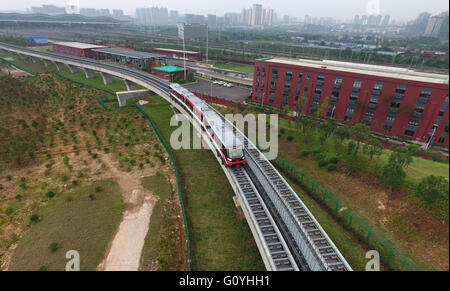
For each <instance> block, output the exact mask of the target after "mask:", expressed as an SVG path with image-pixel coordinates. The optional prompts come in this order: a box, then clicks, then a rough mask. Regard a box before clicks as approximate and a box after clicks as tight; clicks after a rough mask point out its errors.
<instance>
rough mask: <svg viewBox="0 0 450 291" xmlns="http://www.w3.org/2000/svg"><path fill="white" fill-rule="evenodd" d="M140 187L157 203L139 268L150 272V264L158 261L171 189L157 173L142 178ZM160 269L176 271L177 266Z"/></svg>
mask: <svg viewBox="0 0 450 291" xmlns="http://www.w3.org/2000/svg"><path fill="white" fill-rule="evenodd" d="M142 186H144V188H145V189H147V190H149V191H152V193H153V194H154V195H156V196H158V201H157V202H156V204H155V207H154V208H153V211H152V217H151V219H150V226H149V229H148V233H147V236H146V237H145V244H144V247H143V249H142V263H141V267H142V268H143V270H151V269H149V267H150V266H151V265H152V263H154V262H156V261H159V260H158V257H159V255H160V254H159V252H158V251H159V249H160V246H161V239H162V237H161V230H162V228H163V224H164V221H163V219H164V208H166V207H168V203H169V198H170V195H171V188H170V185H169V183H168V181H167V179H166V177H165V176H164V175H163V174H161V173H157V174H156V175H155V176H150V177H144V178H142ZM168 260H170V259H165V260H164V261H168ZM172 263H173V262H172ZM161 267H162V268H163V269H162V271H167V270H177V267H178V266H176V265H170V266H161ZM166 268H168V269H166ZM169 268H170V269H169ZM178 270H179V269H178Z"/></svg>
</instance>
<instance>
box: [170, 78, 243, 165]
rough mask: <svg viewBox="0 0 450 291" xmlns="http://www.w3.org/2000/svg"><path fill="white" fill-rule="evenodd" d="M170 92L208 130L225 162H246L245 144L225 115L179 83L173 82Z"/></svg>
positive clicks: (218, 153)
mask: <svg viewBox="0 0 450 291" xmlns="http://www.w3.org/2000/svg"><path fill="white" fill-rule="evenodd" d="M169 93H170V96H171V98H172V100H173V101H175V102H177V103H178V104H179V105H181V107H183V108H184V109H185V110H186V112H188V113H189V114H191V115H192V120H193V122H197V123H198V124H199V125H200V126H201V127H202V130H203V131H204V132H206V134H207V136H208V137H209V139H210V141H211V143H212V144H213V146H214V148H215V150H216V153H217V155H218V156H219V157H220V158H221V160H222V163H223V164H225V165H227V166H234V165H239V164H244V163H245V155H244V145H243V143H242V141H241V140H240V138H238V137H237V136H236V129H235V128H234V127H233V126H231V125H230V124H229V123H228V122H226V120H225V119H224V117H222V116H221V115H219V114H218V113H217V112H216V111H215V110H214V109H213V108H211V107H210V106H209V105H208V104H207V103H206V102H205V101H203V100H202V99H200V98H198V97H197V96H195V95H194V94H193V93H192V92H190V91H189V90H187V89H186V88H184V87H182V86H181V85H179V84H171V85H170V91H169Z"/></svg>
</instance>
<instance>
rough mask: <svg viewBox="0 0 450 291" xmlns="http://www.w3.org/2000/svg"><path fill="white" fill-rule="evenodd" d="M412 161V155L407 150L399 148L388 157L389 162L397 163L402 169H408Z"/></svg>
mask: <svg viewBox="0 0 450 291" xmlns="http://www.w3.org/2000/svg"><path fill="white" fill-rule="evenodd" d="M412 161H413V153H412V151H411V150H410V149H407V148H399V149H397V151H395V152H393V153H392V154H391V155H390V157H389V162H393V163H398V164H399V165H400V166H401V167H402V168H404V167H408V166H409V165H410V164H411V163H412Z"/></svg>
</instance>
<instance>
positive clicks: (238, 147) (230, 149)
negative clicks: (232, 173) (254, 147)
mask: <svg viewBox="0 0 450 291" xmlns="http://www.w3.org/2000/svg"><path fill="white" fill-rule="evenodd" d="M229 129H230V128H229V127H228V128H226V129H225V130H227V131H228V130H229ZM224 135H225V138H224V140H223V147H222V158H223V159H224V162H225V164H226V165H227V166H234V165H240V164H244V163H245V155H244V145H243V144H242V143H241V141H240V140H239V139H238V138H237V137H236V133H235V132H233V131H232V132H225V134H224Z"/></svg>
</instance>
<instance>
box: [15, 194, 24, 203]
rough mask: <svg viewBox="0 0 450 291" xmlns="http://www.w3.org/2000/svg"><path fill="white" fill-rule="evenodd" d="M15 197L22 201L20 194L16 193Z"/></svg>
mask: <svg viewBox="0 0 450 291" xmlns="http://www.w3.org/2000/svg"><path fill="white" fill-rule="evenodd" d="M15 198H16V200H17V201H19V202H20V201H22V198H23V197H22V195H20V194H18V195H16V197H15Z"/></svg>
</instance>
